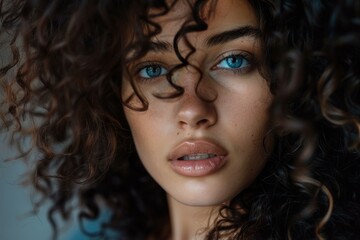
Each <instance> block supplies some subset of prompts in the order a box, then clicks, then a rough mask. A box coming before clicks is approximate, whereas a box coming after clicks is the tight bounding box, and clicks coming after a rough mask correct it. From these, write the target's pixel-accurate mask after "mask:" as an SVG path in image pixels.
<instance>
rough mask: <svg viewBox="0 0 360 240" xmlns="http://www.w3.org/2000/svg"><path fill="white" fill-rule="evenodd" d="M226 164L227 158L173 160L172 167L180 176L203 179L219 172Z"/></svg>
mask: <svg viewBox="0 0 360 240" xmlns="http://www.w3.org/2000/svg"><path fill="white" fill-rule="evenodd" d="M225 162H226V158H225V156H217V157H213V158H208V159H204V160H172V161H170V166H171V167H172V169H173V170H174V171H175V172H176V173H178V174H180V175H183V176H187V177H202V176H206V175H209V174H212V173H215V172H217V171H218V170H220V169H221V168H222V166H224V164H225Z"/></svg>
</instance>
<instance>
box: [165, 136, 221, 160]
mask: <svg viewBox="0 0 360 240" xmlns="http://www.w3.org/2000/svg"><path fill="white" fill-rule="evenodd" d="M201 153H205V154H215V155H216V156H226V155H227V151H226V150H225V148H224V147H222V146H220V145H219V144H217V143H215V142H213V141H211V140H187V141H183V142H181V143H180V144H179V145H177V146H176V147H175V148H174V150H173V151H171V153H170V154H169V156H168V159H169V160H170V161H171V160H177V159H180V158H181V157H184V156H187V155H194V154H201Z"/></svg>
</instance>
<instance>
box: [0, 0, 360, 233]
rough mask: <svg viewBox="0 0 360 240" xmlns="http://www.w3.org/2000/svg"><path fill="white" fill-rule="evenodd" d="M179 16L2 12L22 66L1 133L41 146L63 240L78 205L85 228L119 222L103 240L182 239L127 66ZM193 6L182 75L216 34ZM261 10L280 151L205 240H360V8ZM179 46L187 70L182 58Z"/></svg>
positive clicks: (93, 5) (2, 5)
mask: <svg viewBox="0 0 360 240" xmlns="http://www.w3.org/2000/svg"><path fill="white" fill-rule="evenodd" d="M175 2H176V0H174V1H165V0H157V1H155V0H151V1H147V0H136V1H128V0H103V1H100V0H94V1H87V0H71V1H69V0H65V1H64V0H63V1H60V0H53V1H44V0H32V1H27V0H14V1H11V2H10V1H5V0H0V22H1V28H0V34H1V35H0V39H1V38H4V39H5V40H3V41H2V42H1V44H2V47H4V46H5V47H6V49H8V50H11V56H12V57H10V58H7V59H6V60H4V59H2V60H3V62H4V63H3V66H1V69H0V83H1V87H2V91H3V94H2V95H3V96H2V99H1V102H0V103H1V105H0V106H1V115H0V117H1V119H2V123H3V124H2V127H4V128H5V127H6V128H8V130H9V131H12V132H13V138H14V141H15V142H16V141H17V140H19V139H21V138H22V137H23V133H25V134H30V135H31V136H32V138H33V139H34V146H33V147H34V149H36V151H38V152H39V154H38V158H37V161H36V169H35V170H34V172H33V174H32V175H31V176H32V179H31V183H32V184H33V186H34V187H35V189H36V190H38V191H39V193H40V194H41V196H42V198H41V199H40V200H39V202H38V203H37V205H36V206H35V207H40V205H41V203H42V202H43V201H50V202H51V203H52V205H51V207H50V209H49V211H48V218H49V221H50V222H51V224H52V225H53V229H54V238H56V237H57V235H58V232H57V231H58V223H57V221H56V219H57V218H56V216H57V215H61V217H62V218H64V219H65V220H67V219H69V215H70V213H71V212H72V211H73V208H74V205H73V204H74V201H73V200H74V199H75V200H78V201H79V204H80V206H81V211H80V213H79V215H78V217H79V221H81V222H82V221H84V220H86V219H98V218H99V216H100V213H101V211H102V210H103V209H104V208H108V209H110V210H111V217H110V219H109V220H108V221H106V222H103V223H102V227H101V230H100V231H99V232H98V233H96V235H99V236H102V237H104V238H106V231H107V230H108V229H112V230H116V231H118V232H120V233H121V238H122V239H166V238H168V237H169V235H170V233H171V229H170V226H169V216H168V215H169V213H168V208H167V202H166V194H165V192H164V190H162V189H161V188H160V186H159V185H158V184H157V183H156V182H155V181H154V180H153V179H152V178H151V177H150V176H149V174H148V173H147V172H146V170H145V169H144V167H143V166H142V164H141V162H140V159H139V157H138V155H137V153H136V151H135V149H134V145H133V142H132V138H131V134H130V130H129V126H128V124H127V122H126V120H125V117H124V112H123V109H122V105H123V104H125V105H126V104H128V101H126V100H125V101H123V100H122V98H121V96H120V92H121V91H120V90H121V82H122V78H123V75H124V73H125V72H126V71H127V69H126V65H127V63H129V62H131V61H133V60H134V59H137V58H139V57H141V56H142V55H143V54H145V52H146V51H147V49H148V48H149V47H150V46H149V39H150V38H152V37H153V36H155V35H157V34H158V33H160V32H161V27H160V26H159V25H158V24H157V23H156V22H155V21H154V20H153V18H154V17H155V16H158V15H165V14H167V13H168V12H169V11H170V9H171V8H172V7H173V6H174V4H175ZM190 2H191V4H192V6H193V9H192V15H191V16H189V17H190V20H189V21H187V22H186V23H185V24H184V25H183V26H182V27H181V29H180V30H179V32H178V33H177V35H176V36H175V39H174V49H175V52H176V55H177V56H178V58H179V60H180V61H181V64H180V65H179V66H176V67H175V68H174V69H173V70H172V71H176V69H178V68H181V67H183V66H186V65H187V64H189V63H188V62H187V59H188V57H189V56H190V55H191V54H193V53H194V51H196V49H195V48H193V47H192V45H191V44H190V42H189V41H186V35H187V34H188V33H189V32H194V31H203V30H206V28H207V24H206V22H205V21H204V20H203V19H202V15H201V11H202V9H203V7H204V5H205V3H207V2H208V0H196V1H189V3H190ZM249 2H250V4H251V5H252V6H253V8H254V10H255V12H256V14H257V16H258V19H259V23H260V28H261V35H262V36H261V39H262V50H263V52H264V63H263V68H262V69H261V72H262V74H263V76H264V77H265V78H266V79H267V80H268V82H269V87H270V89H271V91H272V93H273V95H274V102H273V105H272V108H271V117H272V123H273V129H272V133H273V134H274V135H275V146H274V149H273V150H272V152H271V155H270V157H269V159H268V161H267V165H266V166H265V168H264V169H263V171H262V172H261V174H260V175H259V176H258V177H257V179H256V181H255V182H254V183H253V184H252V185H251V186H249V187H248V188H247V189H246V190H245V191H243V192H241V193H239V194H238V195H237V196H236V197H235V198H234V199H232V200H231V202H230V204H228V205H224V206H222V208H221V209H220V212H219V218H218V219H217V221H216V222H215V224H214V226H212V227H211V228H210V229H208V230H207V236H206V239H223V238H226V239H228V238H230V239H279V240H280V239H358V238H359V236H360V234H359V232H357V231H359V230H358V229H360V223H359V221H358V217H359V215H360V204H359V202H360V195H359V194H360V153H359V149H360V102H359V97H358V96H359V95H360V68H359V67H360V3H359V2H358V1H356V0H347V1H341V2H340V1H335V0H327V1H325V0H316V1H312V0H304V1H297V0H249ZM219 4H221V3H220V2H219ZM212 7H216V5H215V4H214V5H212ZM150 8H156V9H157V10H158V11H156V15H150V14H149V9H150ZM129 23H131V24H129ZM144 26H149V27H148V28H147V31H144ZM180 39H183V40H185V41H186V44H187V47H189V49H190V50H191V51H190V53H189V54H188V55H187V56H182V55H181V54H180V52H179V51H178V49H177V43H178V42H179V40H180ZM4 49H5V48H4ZM129 53H132V54H129ZM129 55H131V56H130V57H129ZM170 73H171V71H170ZM168 81H169V83H170V84H172V82H171V79H170V78H169V77H168ZM131 84H132V86H133V88H134V90H135V94H136V95H138V96H140V100H141V102H142V105H143V108H141V109H135V110H138V111H146V108H147V104H148V103H147V101H146V99H145V98H143V97H141V96H142V95H141V91H139V90H138V89H137V87H136V84H135V83H134V82H133V81H132V82H131ZM172 86H173V87H174V88H175V89H176V90H177V91H176V93H175V95H177V94H182V89H181V88H180V87H178V86H176V85H175V84H172ZM159 97H174V95H172V96H159ZM128 100H129V99H128ZM130 107H131V106H130ZM24 119H31V120H32V121H33V125H31V126H27V125H26V124H25V122H24ZM265 140H266V139H264V141H265ZM23 151H24V152H26V150H23ZM104 205H105V206H104ZM83 230H84V231H85V229H83ZM88 234H91V233H88ZM92 234H95V233H92Z"/></svg>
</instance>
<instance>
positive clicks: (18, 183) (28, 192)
mask: <svg viewBox="0 0 360 240" xmlns="http://www.w3.org/2000/svg"><path fill="white" fill-rule="evenodd" d="M9 140H10V136H9V134H8V133H7V132H5V131H2V132H0V240H27V239H29V240H33V239H34V240H49V239H51V237H52V229H51V225H50V224H49V222H48V221H47V217H46V215H47V208H48V205H44V206H41V209H40V211H39V212H37V213H33V211H32V210H33V206H34V203H33V202H34V199H36V198H35V196H36V194H35V192H34V190H33V189H31V188H30V187H29V186H28V187H24V186H23V184H22V182H23V180H24V177H25V175H24V174H25V172H26V171H28V170H29V168H31V167H32V166H31V164H25V163H24V162H23V161H22V160H20V159H17V160H9V159H11V158H13V157H14V156H16V154H17V150H16V148H15V147H12V146H10V145H9ZM22 144H24V146H25V145H28V144H27V143H26V142H24V143H22ZM86 225H87V227H89V228H90V229H95V228H97V226H96V223H90V224H86ZM58 239H59V240H68V239H70V240H86V239H97V238H89V237H85V236H84V235H83V234H81V232H80V230H79V225H78V223H77V221H76V217H75V216H74V217H73V220H72V221H71V222H69V223H67V224H66V225H64V227H63V228H62V229H61V234H60V235H59V238H58Z"/></svg>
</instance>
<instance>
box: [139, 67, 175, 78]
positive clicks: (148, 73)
mask: <svg viewBox="0 0 360 240" xmlns="http://www.w3.org/2000/svg"><path fill="white" fill-rule="evenodd" d="M167 73H168V71H167V70H166V69H165V68H164V67H162V66H160V65H157V64H151V65H147V66H145V67H143V68H141V69H140V71H139V75H140V77H142V78H156V77H159V76H162V75H165V74H167Z"/></svg>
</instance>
